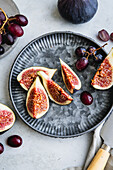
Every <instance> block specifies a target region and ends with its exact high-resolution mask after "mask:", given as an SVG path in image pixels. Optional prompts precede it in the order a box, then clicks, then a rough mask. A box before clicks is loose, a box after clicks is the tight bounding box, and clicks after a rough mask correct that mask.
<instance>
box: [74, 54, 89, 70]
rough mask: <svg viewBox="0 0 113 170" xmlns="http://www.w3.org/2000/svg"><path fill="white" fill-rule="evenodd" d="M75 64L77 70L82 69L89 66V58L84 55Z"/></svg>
mask: <svg viewBox="0 0 113 170" xmlns="http://www.w3.org/2000/svg"><path fill="white" fill-rule="evenodd" d="M75 65H76V68H77V70H79V71H82V70H84V69H85V68H86V67H87V66H88V59H87V58H85V57H82V58H80V59H78V60H77V62H76V64H75Z"/></svg>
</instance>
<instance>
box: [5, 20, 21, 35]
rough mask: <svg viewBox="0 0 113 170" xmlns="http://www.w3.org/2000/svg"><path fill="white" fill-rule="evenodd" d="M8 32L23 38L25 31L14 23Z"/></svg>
mask: <svg viewBox="0 0 113 170" xmlns="http://www.w3.org/2000/svg"><path fill="white" fill-rule="evenodd" d="M8 31H9V32H10V33H11V34H12V35H14V36H16V37H21V36H22V35H23V34H24V31H23V29H22V28H21V26H19V25H17V24H14V23H11V24H10V25H9V26H8Z"/></svg>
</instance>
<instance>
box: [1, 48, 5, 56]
mask: <svg viewBox="0 0 113 170" xmlns="http://www.w3.org/2000/svg"><path fill="white" fill-rule="evenodd" d="M4 52H5V50H4V48H3V47H2V46H0V55H2V54H4Z"/></svg>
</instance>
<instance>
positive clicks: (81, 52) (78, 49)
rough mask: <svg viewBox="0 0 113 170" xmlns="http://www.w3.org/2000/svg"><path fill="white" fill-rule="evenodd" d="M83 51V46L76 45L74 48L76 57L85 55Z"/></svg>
mask: <svg viewBox="0 0 113 170" xmlns="http://www.w3.org/2000/svg"><path fill="white" fill-rule="evenodd" d="M85 51H86V49H85V48H84V47H77V48H76V50H75V54H76V55H77V56H78V57H84V56H85Z"/></svg>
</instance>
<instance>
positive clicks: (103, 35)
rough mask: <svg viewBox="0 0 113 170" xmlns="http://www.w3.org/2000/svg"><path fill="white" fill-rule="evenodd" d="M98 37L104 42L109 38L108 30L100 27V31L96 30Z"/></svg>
mask: <svg viewBox="0 0 113 170" xmlns="http://www.w3.org/2000/svg"><path fill="white" fill-rule="evenodd" d="M98 37H99V38H100V39H101V40H102V41H104V42H106V41H108V40H109V39H110V36H109V34H108V32H107V31H106V30H104V29H102V30H101V31H99V32H98Z"/></svg>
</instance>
